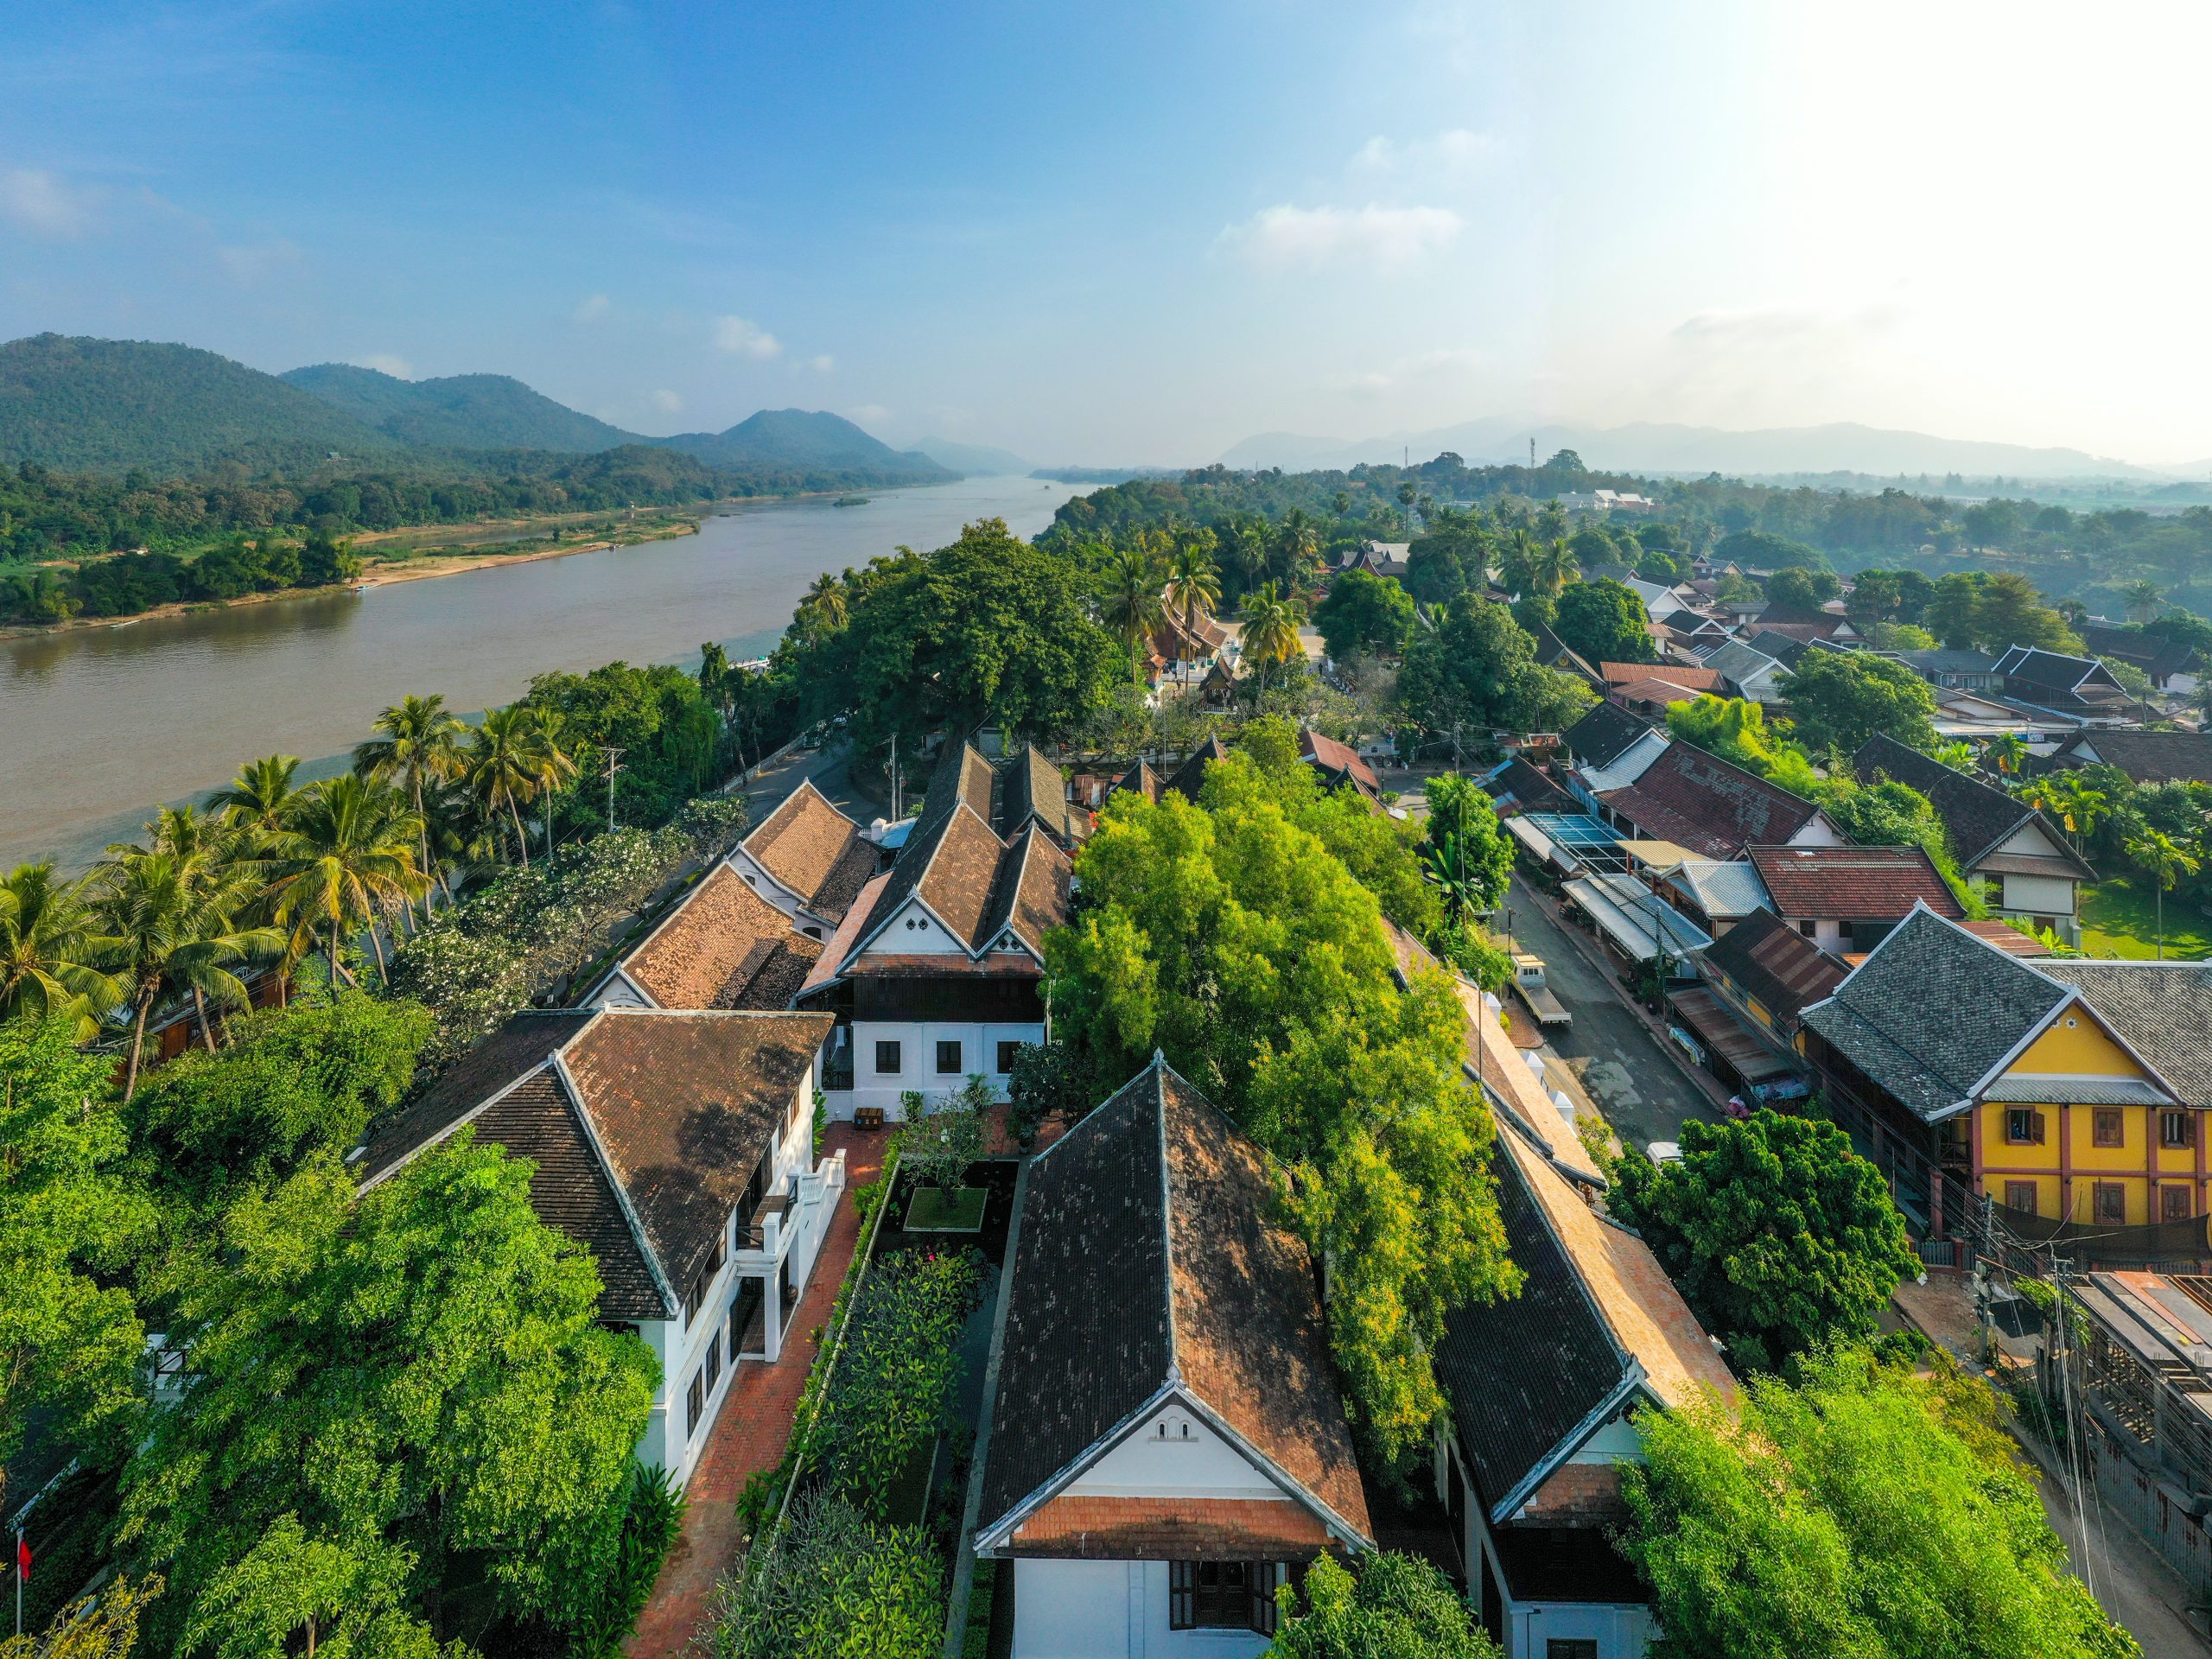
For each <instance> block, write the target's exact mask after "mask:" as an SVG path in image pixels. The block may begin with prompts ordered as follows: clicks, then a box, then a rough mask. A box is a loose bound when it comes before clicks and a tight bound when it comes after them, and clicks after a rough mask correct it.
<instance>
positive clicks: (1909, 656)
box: [1891, 645, 1997, 674]
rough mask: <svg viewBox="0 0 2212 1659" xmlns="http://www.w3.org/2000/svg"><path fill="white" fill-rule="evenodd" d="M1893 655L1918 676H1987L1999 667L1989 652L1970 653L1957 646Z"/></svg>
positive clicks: (1932, 647)
mask: <svg viewBox="0 0 2212 1659" xmlns="http://www.w3.org/2000/svg"><path fill="white" fill-rule="evenodd" d="M1891 654H1893V655H1895V657H1896V658H1897V660H1898V661H1899V662H1901V663H1903V664H1904V665H1905V666H1906V667H1907V668H1909V669H1911V670H1912V671H1914V672H1916V673H1918V674H1987V673H1990V672H1992V671H1993V670H1994V669H1995V668H1996V666H1997V659H1996V658H1994V657H1993V656H1991V655H1990V654H1989V653H1988V652H1986V651H1968V650H1966V649H1964V648H1963V647H1961V646H1957V645H1935V646H1931V647H1929V649H1927V650H1924V651H1900V652H1894V653H1891Z"/></svg>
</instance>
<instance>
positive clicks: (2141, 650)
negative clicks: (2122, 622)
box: [2074, 622, 2202, 680]
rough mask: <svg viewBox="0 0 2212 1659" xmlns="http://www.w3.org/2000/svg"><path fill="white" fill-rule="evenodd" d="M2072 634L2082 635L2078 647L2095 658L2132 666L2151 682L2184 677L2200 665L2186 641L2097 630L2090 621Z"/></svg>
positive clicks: (2123, 630) (2128, 631) (2129, 630)
mask: <svg viewBox="0 0 2212 1659" xmlns="http://www.w3.org/2000/svg"><path fill="white" fill-rule="evenodd" d="M2074 632H2076V633H2078V634H2080V635H2081V636H2082V645H2085V646H2086V647H2088V650H2089V651H2090V652H2094V654H2095V655H2097V656H2099V657H2117V658H2120V661H2121V662H2123V663H2132V664H2134V665H2135V666H2136V667H2137V668H2139V669H2141V670H2142V671H2144V672H2145V674H2148V675H2149V676H2150V677H2152V679H2154V680H2156V679H2161V678H2163V677H2165V676H2166V675H2169V674H2186V673H2189V672H2190V671H2193V670H2195V669H2196V668H2198V667H2199V666H2201V665H2202V664H2201V662H2200V659H2199V658H2198V656H2197V652H2196V646H2195V645H2190V643H2189V642H2188V641H2187V640H2186V639H2167V638H2165V637H2164V635H2163V634H2156V633H2139V632H2136V631H2135V630H2134V629H2133V628H2110V627H2101V626H2098V625H2097V624H2096V623H2094V622H2084V623H2082V624H2081V625H2080V626H2077V627H2076V628H2075V630H2074Z"/></svg>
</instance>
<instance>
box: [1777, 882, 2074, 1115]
mask: <svg viewBox="0 0 2212 1659" xmlns="http://www.w3.org/2000/svg"><path fill="white" fill-rule="evenodd" d="M2072 995H2073V993H2072V990H2071V988H2069V987H2068V986H2066V985H2063V984H2061V983H2060V982H2057V981H2056V980H2055V979H2053V978H2051V977H2050V976H2049V975H2048V974H2044V973H2040V972H2038V971H2037V969H2035V968H2032V967H2030V966H2029V965H2028V964H2027V963H2024V962H2022V961H2020V960H2019V959H2018V957H2012V956H2008V955H2007V954H2005V952H2004V951H2002V950H1998V949H1996V948H1995V947H1994V946H1993V945H1990V944H1986V943H1984V942H1983V941H1982V940H1980V939H1978V938H1975V937H1974V935H1973V934H1971V933H1969V932H1967V931H1966V929H1964V928H1962V927H1958V926H1955V925H1953V924H1952V923H1950V922H1948V921H1946V920H1944V919H1943V918H1942V917H1940V916H1937V915H1936V914H1935V913H1934V912H1930V911H1928V910H1926V909H1917V910H1915V911H1914V912H1912V914H1910V916H1908V917H1906V918H1904V921H1903V922H1902V923H1900V924H1899V925H1897V927H1896V928H1895V929H1894V930H1892V931H1891V932H1890V933H1889V934H1888V935H1887V936H1886V937H1885V938H1883V940H1882V942H1881V943H1880V944H1878V945H1876V946H1875V947H1874V948H1873V950H1872V951H1870V952H1868V954H1867V957H1866V960H1865V961H1864V962H1862V963H1859V965H1858V966H1857V967H1856V968H1854V969H1852V970H1851V972H1850V973H1849V974H1848V975H1847V976H1846V977H1845V979H1844V981H1843V982H1842V983H1841V984H1840V985H1839V986H1837V987H1836V988H1835V991H1834V994H1833V995H1830V996H1829V997H1828V998H1827V1001H1822V1002H1816V1003H1815V1004H1813V1005H1812V1006H1811V1007H1808V1008H1807V1009H1806V1010H1805V1011H1804V1021H1805V1024H1806V1025H1808V1026H1809V1027H1811V1028H1812V1029H1813V1030H1815V1031H1816V1032H1818V1033H1820V1034H1821V1036H1822V1037H1823V1038H1825V1039H1827V1041H1828V1042H1830V1043H1832V1044H1833V1045H1834V1046H1835V1047H1836V1048H1837V1049H1839V1050H1840V1051H1841V1052H1842V1053H1843V1055H1844V1057H1845V1058H1847V1059H1848V1060H1849V1061H1850V1062H1851V1063H1852V1065H1854V1066H1856V1067H1858V1068H1859V1071H1863V1072H1864V1073H1866V1076H1867V1077H1871V1078H1872V1079H1873V1081H1874V1082H1875V1083H1876V1084H1878V1085H1880V1086H1881V1087H1882V1088H1884V1089H1885V1090H1888V1091H1889V1092H1890V1094H1891V1095H1892V1096H1895V1097H1896V1098H1897V1101H1898V1102H1899V1103H1901V1104H1903V1105H1904V1106H1905V1107H1906V1108H1907V1109H1910V1110H1911V1111H1914V1112H1916V1113H1918V1114H1919V1115H1920V1116H1922V1117H1923V1118H1925V1119H1927V1120H1928V1121H1929V1122H1931V1123H1934V1122H1941V1121H1942V1119H1944V1118H1946V1117H1948V1116H1951V1115H1952V1114H1953V1113H1954V1112H1955V1111H1957V1110H1958V1109H1961V1107H1963V1106H1965V1105H1966V1104H1967V1103H1968V1102H1969V1101H1971V1100H1972V1099H1973V1098H1974V1096H1975V1094H1976V1092H1977V1091H1978V1090H1980V1088H1981V1087H1982V1085H1983V1084H1984V1082H1985V1080H1986V1078H1987V1077H1989V1074H1990V1073H1991V1072H1992V1071H1993V1070H1994V1069H1995V1068H1996V1067H1997V1066H1998V1065H1999V1063H2000V1062H2002V1061H2004V1060H2005V1058H2007V1057H2009V1056H2011V1055H2012V1054H2014V1053H2016V1052H2018V1051H2019V1050H2020V1049H2021V1048H2022V1047H2023V1046H2025V1044H2026V1043H2027V1041H2028V1039H2030V1038H2031V1036H2033V1035H2034V1033H2037V1031H2039V1030H2041V1029H2042V1028H2043V1027H2044V1024H2045V1023H2047V1022H2048V1021H2049V1020H2050V1017H2051V1016H2052V1015H2053V1014H2056V1013H2057V1012H2058V1010H2059V1008H2060V1007H2063V1005H2064V1004H2065V1003H2066V1002H2067V1001H2069V998H2070V997H2071V996H2072Z"/></svg>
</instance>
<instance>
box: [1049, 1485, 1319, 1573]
mask: <svg viewBox="0 0 2212 1659" xmlns="http://www.w3.org/2000/svg"><path fill="white" fill-rule="evenodd" d="M1328 1547H1329V1529H1328V1528H1327V1527H1326V1526H1325V1525H1324V1524H1323V1523H1322V1522H1321V1520H1320V1518H1319V1516H1316V1515H1315V1514H1314V1513H1313V1510H1309V1509H1307V1508H1306V1506H1305V1505H1304V1504H1302V1503H1292V1502H1291V1501H1290V1500H1289V1499H1288V1498H1225V1497H1075V1496H1072V1495H1063V1496H1061V1497H1056V1498H1054V1499H1052V1501H1051V1502H1050V1503H1046V1504H1043V1505H1041V1506H1040V1507H1039V1508H1038V1510H1036V1511H1035V1512H1034V1513H1033V1514H1032V1515H1031V1516H1029V1518H1028V1519H1027V1520H1026V1521H1024V1522H1022V1523H1021V1525H1020V1527H1019V1528H1017V1529H1015V1531H1014V1548H1016V1549H1017V1550H1018V1551H1019V1552H1020V1554H1024V1555H1038V1556H1044V1557H1046V1558H1047V1559H1054V1558H1058V1559H1061V1560H1085V1561H1173V1560H1194V1559H1198V1558H1200V1557H1207V1558H1213V1559H1219V1558H1223V1557H1226V1558H1229V1559H1232V1560H1235V1559H1241V1558H1246V1557H1249V1558H1250V1559H1253V1560H1292V1561H1294V1560H1305V1559H1306V1558H1308V1557H1310V1556H1313V1555H1316V1554H1319V1553H1320V1552H1321V1551H1322V1550H1324V1549H1326V1548H1328Z"/></svg>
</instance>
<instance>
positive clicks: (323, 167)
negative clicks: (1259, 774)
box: [0, 0, 2212, 462]
mask: <svg viewBox="0 0 2212 1659" xmlns="http://www.w3.org/2000/svg"><path fill="white" fill-rule="evenodd" d="M1930 10H1934V11H1936V12H1939V13H1940V14H1941V15H1940V16H1936V17H1932V18H1931V17H1930V16H1929V15H1928V13H1929V11H1930ZM4 18H5V22H6V26H7V30H8V46H7V48H5V50H4V51H0V336H5V337H12V336H14V335H16V334H26V333H32V332H36V331H40V330H43V329H49V328H51V329H56V330H60V331H62V332H66V333H82V334H107V335H124V336H130V337H143V338H152V339H167V340H187V341H189V342H191V343H193V344H196V345H203V346H210V347H213V348H214V349H216V350H219V351H222V352H225V353H229V354H231V355H233V356H236V357H238V358H239V359H243V360H244V361H246V362H248V363H251V364H253V365H256V366H257V367H261V368H266V369H272V370H274V369H283V368H287V367H290V366H293V365H296V364H300V363H306V362H314V361H320V360H325V359H343V360H348V361H355V362H366V363H372V364H375V365H379V366H386V367H390V368H391V369H393V370H394V371H395V372H404V373H407V374H410V375H416V376H420V375H431V374H448V373H455V372H465V371H470V370H492V371H499V372H507V373H512V374H516V375H518V376H520V377H521V378H524V379H526V380H528V381H529V382H531V384H532V385H536V386H537V387H539V388H540V389H541V390H543V391H546V392H548V393H550V395H552V396H554V397H558V398H560V399H562V400H563V402H566V403H569V404H573V405H575V406H576V407H578V408H582V409H585V410H590V411H591V412H593V413H594V414H598V415H601V416H603V417H605V418H607V419H609V420H613V421H616V422H618V423H622V424H624V425H626V426H630V427H632V428H634V429H641V430H645V431H652V432H668V431H675V430H681V429H698V428H708V429H719V428H721V427H723V426H726V425H728V424H730V423H732V422H734V421H735V420H738V419H740V418H741V417H742V416H745V415H747V414H748V413H750V412H751V411H752V410H754V409H756V408H759V407H762V406H764V405H765V406H782V405H786V404H798V405H802V406H805V407H810V408H830V409H836V410H841V411H842V412H844V413H847V414H849V415H851V416H854V417H855V418H856V419H859V420H861V422H862V423H863V424H866V425H868V426H869V427H870V428H871V429H874V430H876V431H879V432H880V433H882V434H883V435H887V436H889V437H892V438H893V439H894V440H899V441H906V440H911V439H912V438H914V437H916V436H919V435H925V434H928V433H941V434H944V435H951V436H957V437H963V438H969V439H972V440H976V441H982V442H999V443H1004V444H1007V445H1010V446H1012V447H1014V448H1017V449H1020V451H1022V452H1023V453H1024V454H1027V455H1029V456H1031V457H1032V458H1033V459H1037V460H1077V461H1096V462H1114V461H1169V462H1178V461H1205V460H1209V459H1211V458H1212V456H1214V455H1216V454H1219V453H1220V452H1221V451H1222V450H1223V449H1224V448H1227V447H1228V446H1229V445H1230V444H1232V443H1234V442H1236V441H1237V440H1238V439H1239V438H1242V437H1243V436H1246V435H1249V434H1250V433H1252V432H1255V431H1258V430H1262V429H1278V428H1281V429H1293V430H1301V431H1306V432H1314V433H1323V434H1337V435H1344V436H1352V437H1357V436H1362V435H1368V434H1370V433H1382V432H1390V431H1396V430H1403V429H1419V428H1421V427H1423V426H1429V425H1435V424H1440V423H1446V422H1450V421H1455V420H1466V419H1475V418H1481V417H1484V416H1510V417H1513V418H1520V417H1522V416H1525V417H1527V418H1528V419H1530V420H1532V421H1533V420H1548V419H1560V420H1577V421H1588V422H1598V423H1607V422H1616V421H1628V420H1644V419H1650V420H1687V421H1694V422H1706V423H1713V424H1719V425H1727V426H1751V425H1768V424H1796V423H1810V422H1816V421H1824V420H1834V419H1856V420H1863V421H1866V422H1869V423H1875V424H1885V425H1904V426H1915V427H1918V428H1921V429H1927V430H1933V431H1937V432H1942V433H1947V434H1950V435H1959V436H1972V437H1982V438H1998V439H2008V440H2012V441H2017V442H2057V443H2069V444H2075V445H2079V446H2081V447H2082V448H2089V449H2092V450H2094V451H2097V452H2099V453H2103V454H2115V455H2120V456H2124V457H2126V458H2129V459H2134V460H2144V461H2178V460H2182V459H2184V458H2188V457H2194V456H2197V455H2202V454H2212V404H2208V403H2207V400H2205V399H2203V398H2202V397H2201V396H2199V395H2198V393H2197V388H2198V387H2200V386H2201V385H2202V384H2203V382H2204V379H2205V376H2206V372H2207V371H2208V370H2212V340H2208V339H2207V337H2206V335H2207V331H2206V330H2205V328H2204V327H2203V323H2202V315H2201V313H2202V302H2201V300H2200V299H2199V297H2198V295H2197V289H2198V287H2199V286H2200V284H2201V281H2202V278H2201V275H2200V273H2201V271H2202V269H2203V259H2202V256H2203V254H2204V253H2205V252H2206V251H2207V250H2206V249H2205V248H2204V246H2203V243H2204V242H2205V240H2206V239H2207V234H2208V233H2207V232H2205V231H2203V230H2202V229H2200V228H2198V225H2197V223H2196V221H2199V220H2201V219H2202V213H2201V212H2200V211H2199V207H2198V204H2199V200H2200V198H2201V193H2202V180H2201V172H2202V158H2203V156H2204V155H2205V153H2206V146H2205V144H2204V142H2203V141H2204V138H2205V137H2206V133H2205V123H2206V120H2207V118H2206V117H2205V116H2204V115H2203V114H2202V107H2203V100H2202V99H2201V97H2200V96H2199V95H2198V93H2197V91H2196V87H2195V86H2193V85H2192V84H2191V78H2192V75H2193V73H2194V72H2193V70H2192V69H2191V67H2190V66H2191V65H2192V64H2196V63H2201V62H2202V61H2203V60H2204V48H2205V47H2207V46H2208V45H2212V40H2208V39H2207V38H2206V35H2207V30H2208V28H2212V24H2208V22H2207V20H2206V19H2205V18H2204V17H2203V16H2201V15H2200V13H2199V10H2198V9H2192V8H2189V7H2183V6H2175V7H2166V6H2150V5H2145V6H2140V7H2138V6H2130V5H2125V4H2123V5H2120V6H2117V7H2115V8H2112V9H2108V10H2106V11H2103V12H2100V13H2099V14H2098V15H2097V27H2096V29H2095V31H2094V33H2091V32H2089V31H2088V30H2087V29H2084V27H2083V25H2082V22H2081V16H2080V14H2079V13H2078V11H2067V10H2059V9H2056V8H2053V9H2051V10H2049V11H2048V12H2045V11H2043V10H2038V9H2037V7H2035V6H2032V5H2031V6H2020V5H2012V6H2005V7H2001V8H1999V7H1987V8H1985V7H1982V6H1980V5H1979V4H1965V3H1961V4H1956V5H1950V6H1946V7H1942V8H1935V9H1929V8H1924V7H1919V8H1916V7H1909V6H1904V5H1897V6H1894V7H1892V6H1890V5H1888V4H1887V3H1868V4H1861V5H1854V6H1850V7H1844V6H1834V7H1829V6H1823V5H1814V4H1808V5H1804V6H1795V5H1793V6H1773V5H1765V4H1758V3H1751V0H1744V3H1729V0H1710V3H1707V0H1681V3H1676V4H1672V5H1666V6H1657V5H1648V4H1647V5H1629V4H1618V5H1614V4H1595V3H1573V0H1567V3H1551V4H1544V5H1536V4H1528V5H1519V4H1467V5H1457V4H1451V3H1444V0H1414V3H1409V4H1394V3H1383V4H1377V5H1364V6H1319V5H1309V4H1302V3H1297V0H1218V3H1207V0H1187V3H1184V4H1179V5H1154V4H1142V3H1140V4H1122V5H1116V6H1110V7H1089V8H1074V7H1059V6H1049V5H1046V6H1038V5H1032V6H996V5H976V4H966V3H959V0H949V3H942V4H937V5H932V6H930V7H927V8H922V7H900V8H893V7H890V6H877V7H856V6H849V5H840V4H834V3H815V4H808V5H797V4H791V5H776V6H766V5H760V4H747V5H741V6H731V5H727V4H725V5H721V6H703V5H702V6H689V5H664V6H654V7H650V8H648V7H632V6H620V5H570V4H560V3H547V4H541V5H537V6H533V7H528V8H524V7H516V6H505V7H500V6H483V5H467V4H456V3H443V4H413V3H405V0H395V3H383V4H378V5H374V6H371V5H365V4H363V5H354V4H320V5H317V4H283V3H266V4H255V5H230V4H215V3H209V4H170V5H145V4H140V3H137V0H105V3H100V4H79V3H51V0H49V3H45V4H40V5H32V4H29V3H23V0H17V3H15V4H12V5H10V6H9V7H7V8H6V11H5V13H4Z"/></svg>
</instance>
